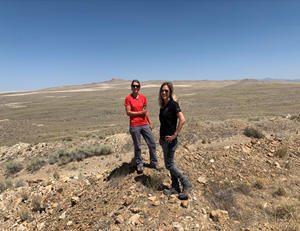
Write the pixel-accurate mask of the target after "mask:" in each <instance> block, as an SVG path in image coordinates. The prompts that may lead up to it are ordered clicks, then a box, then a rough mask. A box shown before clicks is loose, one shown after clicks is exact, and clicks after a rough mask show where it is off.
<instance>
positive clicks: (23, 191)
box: [20, 189, 28, 201]
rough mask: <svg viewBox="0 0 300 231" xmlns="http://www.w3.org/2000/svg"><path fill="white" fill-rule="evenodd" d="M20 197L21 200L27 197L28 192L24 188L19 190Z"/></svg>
mask: <svg viewBox="0 0 300 231" xmlns="http://www.w3.org/2000/svg"><path fill="white" fill-rule="evenodd" d="M20 197H21V198H22V200H23V201H26V200H27V199H28V194H27V192H26V191H25V190H24V189H23V190H22V191H21V193H20Z"/></svg>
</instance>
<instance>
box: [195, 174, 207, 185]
mask: <svg viewBox="0 0 300 231" xmlns="http://www.w3.org/2000/svg"><path fill="white" fill-rule="evenodd" d="M197 181H198V182H199V183H201V184H206V183H207V179H206V177H204V176H200V177H198V179H197Z"/></svg>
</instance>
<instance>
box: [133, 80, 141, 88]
mask: <svg viewBox="0 0 300 231" xmlns="http://www.w3.org/2000/svg"><path fill="white" fill-rule="evenodd" d="M133 83H138V84H139V85H140V87H141V84H140V81H138V80H137V79H134V80H132V82H131V86H132V85H133Z"/></svg>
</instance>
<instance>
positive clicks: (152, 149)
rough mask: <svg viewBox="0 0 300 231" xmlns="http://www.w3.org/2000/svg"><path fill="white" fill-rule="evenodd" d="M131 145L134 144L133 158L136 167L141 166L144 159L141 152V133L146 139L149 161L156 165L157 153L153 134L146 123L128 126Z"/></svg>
mask: <svg viewBox="0 0 300 231" xmlns="http://www.w3.org/2000/svg"><path fill="white" fill-rule="evenodd" d="M129 131H130V134H131V137H132V140H133V145H134V158H135V162H136V165H137V167H140V166H143V164H144V161H143V157H142V153H141V134H142V136H143V138H144V140H145V141H146V143H147V145H148V148H149V154H150V163H152V164H154V165H157V164H158V162H157V155H156V143H155V139H154V135H153V133H152V131H151V129H150V127H149V125H148V124H146V125H142V126H130V128H129Z"/></svg>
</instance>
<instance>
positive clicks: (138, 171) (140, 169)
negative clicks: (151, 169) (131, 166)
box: [137, 166, 144, 174]
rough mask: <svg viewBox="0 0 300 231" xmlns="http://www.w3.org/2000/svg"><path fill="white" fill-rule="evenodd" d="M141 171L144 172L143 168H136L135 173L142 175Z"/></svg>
mask: <svg viewBox="0 0 300 231" xmlns="http://www.w3.org/2000/svg"><path fill="white" fill-rule="evenodd" d="M143 171H144V169H143V166H139V167H137V173H138V174H142V173H143Z"/></svg>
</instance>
